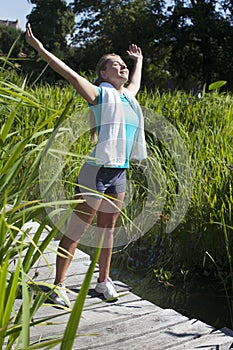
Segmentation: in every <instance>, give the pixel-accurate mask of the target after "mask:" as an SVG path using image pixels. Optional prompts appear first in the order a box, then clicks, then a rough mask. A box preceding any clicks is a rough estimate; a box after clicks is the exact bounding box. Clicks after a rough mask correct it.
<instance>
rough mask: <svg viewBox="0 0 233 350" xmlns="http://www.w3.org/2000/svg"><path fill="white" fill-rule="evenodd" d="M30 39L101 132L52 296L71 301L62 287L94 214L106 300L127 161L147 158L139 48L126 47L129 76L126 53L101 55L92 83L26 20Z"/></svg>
mask: <svg viewBox="0 0 233 350" xmlns="http://www.w3.org/2000/svg"><path fill="white" fill-rule="evenodd" d="M26 40H27V43H28V44H30V45H31V46H32V47H33V48H34V49H35V50H36V51H37V52H38V53H39V54H40V55H41V57H42V58H43V59H44V60H45V61H46V62H48V64H49V65H50V67H51V68H52V69H53V70H55V71H56V72H57V73H59V74H60V75H61V76H62V77H63V78H65V79H66V80H67V81H69V82H70V84H71V85H73V87H74V88H75V89H76V91H77V92H78V93H79V94H80V95H81V96H82V97H83V98H84V99H85V100H86V101H87V102H88V104H89V106H90V108H91V110H92V112H93V113H94V115H95V123H96V129H97V134H98V142H97V145H96V148H95V150H94V152H93V154H92V157H90V158H89V160H87V161H86V162H85V164H84V165H83V167H82V168H81V171H80V174H79V179H78V185H77V189H76V192H77V196H78V195H79V196H80V195H81V196H82V198H83V199H84V201H83V202H82V203H80V204H78V206H77V208H76V210H75V213H74V214H73V215H72V217H71V221H70V224H69V229H68V232H67V233H66V234H65V235H64V236H63V237H62V239H61V242H60V244H59V248H60V249H61V251H62V252H64V250H65V251H67V258H63V257H61V256H59V255H57V262H56V278H55V282H54V284H55V285H56V286H57V287H58V288H57V289H56V290H55V292H54V293H53V294H52V298H53V301H54V303H56V304H60V305H63V306H70V302H69V298H68V297H67V295H66V292H65V290H64V287H65V284H64V281H65V275H66V272H67V269H68V267H69V265H70V263H71V260H72V258H71V257H72V256H73V255H74V253H75V249H76V247H77V244H78V242H79V240H80V238H81V237H82V235H83V234H84V232H85V231H86V229H87V228H88V226H89V225H90V224H91V222H92V220H93V218H94V216H95V215H96V216H97V227H98V231H99V234H100V235H104V240H103V246H102V249H101V253H100V258H99V278H98V281H97V284H96V288H95V290H96V292H98V293H101V294H103V295H104V297H105V298H106V299H117V298H118V294H117V292H116V290H115V287H114V284H113V282H112V280H111V278H110V277H109V271H110V263H111V256H112V247H113V231H114V227H115V224H116V220H117V218H118V216H119V213H120V210H121V206H122V202H123V200H124V197H125V189H126V169H127V168H128V167H129V160H130V159H132V158H135V159H138V160H141V159H144V158H145V157H146V146H145V138H144V130H143V117H142V113H141V110H140V107H139V105H138V103H137V101H136V100H135V98H134V96H135V95H136V93H137V92H138V90H139V88H140V82H141V70H142V60H143V56H142V52H141V49H140V48H139V47H138V46H137V45H134V44H132V45H130V46H129V49H128V50H127V53H128V55H129V57H130V58H131V59H133V60H134V68H133V71H132V74H131V77H130V79H129V70H128V68H127V66H126V64H125V62H124V61H123V60H122V58H121V57H120V56H119V55H117V54H107V55H104V56H103V57H102V58H101V59H100V60H99V62H98V64H97V69H96V71H97V74H98V79H97V81H96V83H95V84H92V83H91V82H89V81H88V80H87V79H85V78H83V77H82V76H80V75H79V74H78V73H76V72H75V71H74V70H72V69H71V68H69V67H68V66H67V65H66V64H65V63H64V62H62V61H61V60H60V59H58V58H57V57H56V56H54V55H53V54H52V53H50V52H49V51H48V50H46V49H45V48H44V46H43V45H42V43H41V42H40V41H39V40H38V39H36V38H35V37H34V35H33V33H32V30H31V27H30V24H27V28H26ZM128 80H129V81H128ZM127 82H128V85H127V87H126V88H125V87H124V85H125V83H127ZM97 85H98V86H97ZM87 188H88V189H89V190H87ZM106 194H107V196H106ZM63 254H64V253H63ZM59 287H60V288H59Z"/></svg>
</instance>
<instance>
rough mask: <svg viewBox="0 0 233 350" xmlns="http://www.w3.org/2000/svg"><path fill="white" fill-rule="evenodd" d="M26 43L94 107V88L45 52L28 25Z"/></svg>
mask: <svg viewBox="0 0 233 350" xmlns="http://www.w3.org/2000/svg"><path fill="white" fill-rule="evenodd" d="M26 41H27V43H28V44H29V45H31V46H32V47H33V48H34V49H35V50H36V51H37V52H38V53H39V54H40V56H41V57H42V58H43V59H44V60H45V61H46V62H47V63H48V64H49V66H50V67H51V68H52V69H53V70H54V71H56V72H57V73H59V74H60V75H61V76H62V77H63V78H65V79H66V80H67V81H69V82H70V84H71V85H73V86H74V88H75V89H76V90H77V92H78V93H79V94H80V95H81V96H82V97H83V98H84V99H85V100H86V101H87V102H89V103H91V104H93V105H95V104H97V100H98V92H97V89H96V86H95V85H93V84H92V83H90V82H89V81H88V80H87V79H85V78H83V77H82V76H81V75H79V74H78V73H76V72H75V71H74V70H73V69H71V68H70V67H69V66H68V65H67V64H65V63H64V62H63V61H61V60H60V59H59V58H58V57H56V56H55V55H53V54H52V53H51V52H49V51H48V50H46V49H45V48H44V46H43V44H42V43H41V42H40V41H39V40H38V39H37V38H36V37H35V36H34V35H33V32H32V29H31V26H30V24H29V23H28V24H27V27H26Z"/></svg>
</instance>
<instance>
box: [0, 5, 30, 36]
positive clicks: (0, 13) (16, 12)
mask: <svg viewBox="0 0 233 350" xmlns="http://www.w3.org/2000/svg"><path fill="white" fill-rule="evenodd" d="M32 7H33V6H32V5H31V4H29V3H28V1H27V0H1V5H0V19H3V20H6V19H9V20H11V21H15V20H16V19H18V21H19V28H20V29H21V30H24V29H25V25H26V22H27V20H26V16H27V15H29V14H30V13H31V10H32Z"/></svg>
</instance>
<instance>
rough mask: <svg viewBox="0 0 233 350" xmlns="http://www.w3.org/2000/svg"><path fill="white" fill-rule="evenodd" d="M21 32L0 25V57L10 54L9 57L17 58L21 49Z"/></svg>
mask: <svg viewBox="0 0 233 350" xmlns="http://www.w3.org/2000/svg"><path fill="white" fill-rule="evenodd" d="M21 34H22V32H21V31H20V30H17V29H15V28H11V27H8V26H5V25H0V56H1V55H5V56H6V55H7V54H8V53H9V52H11V57H17V56H18V54H19V53H20V52H21V51H22V49H23V43H24V40H23V38H22V36H21Z"/></svg>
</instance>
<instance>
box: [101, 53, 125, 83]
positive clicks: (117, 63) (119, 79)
mask: <svg viewBox="0 0 233 350" xmlns="http://www.w3.org/2000/svg"><path fill="white" fill-rule="evenodd" d="M101 76H102V78H103V79H104V80H105V81H107V82H109V83H113V84H114V83H120V84H124V83H125V82H126V81H127V80H128V78H129V70H128V68H127V66H126V64H125V62H124V61H123V60H122V58H121V57H120V56H117V55H116V56H113V57H111V58H109V60H108V62H107V64H106V67H105V69H104V70H101Z"/></svg>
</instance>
